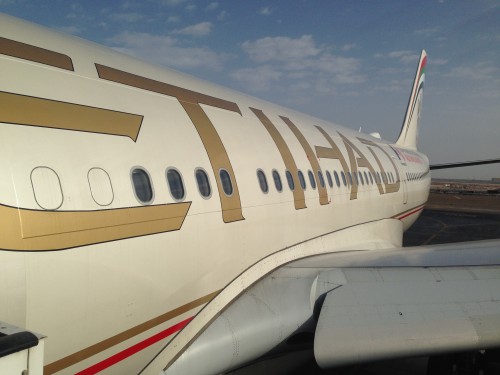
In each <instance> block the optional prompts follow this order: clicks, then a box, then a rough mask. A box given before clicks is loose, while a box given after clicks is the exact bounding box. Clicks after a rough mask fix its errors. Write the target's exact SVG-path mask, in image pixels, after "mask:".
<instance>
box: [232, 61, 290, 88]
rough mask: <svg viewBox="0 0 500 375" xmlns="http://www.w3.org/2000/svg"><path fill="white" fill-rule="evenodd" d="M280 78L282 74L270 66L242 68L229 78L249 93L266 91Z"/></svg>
mask: <svg viewBox="0 0 500 375" xmlns="http://www.w3.org/2000/svg"><path fill="white" fill-rule="evenodd" d="M282 76H283V73H282V72H280V71H279V70H278V69H276V67H274V66H270V65H263V66H259V67H256V68H242V69H238V70H235V71H234V72H232V73H231V78H233V79H234V80H235V81H238V82H239V83H240V84H242V85H243V86H244V87H245V88H247V89H248V90H250V91H267V90H269V89H270V88H271V87H272V85H273V84H274V83H275V82H277V81H279V79H280V78H281V77H282Z"/></svg>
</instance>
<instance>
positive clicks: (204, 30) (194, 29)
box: [174, 22, 212, 36]
mask: <svg viewBox="0 0 500 375" xmlns="http://www.w3.org/2000/svg"><path fill="white" fill-rule="evenodd" d="M211 31H212V23H211V22H200V23H197V24H196V25H191V26H187V27H184V28H182V29H179V30H174V34H182V35H189V36H206V35H208V34H210V32H211Z"/></svg>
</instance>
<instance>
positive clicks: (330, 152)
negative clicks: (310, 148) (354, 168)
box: [315, 126, 349, 176]
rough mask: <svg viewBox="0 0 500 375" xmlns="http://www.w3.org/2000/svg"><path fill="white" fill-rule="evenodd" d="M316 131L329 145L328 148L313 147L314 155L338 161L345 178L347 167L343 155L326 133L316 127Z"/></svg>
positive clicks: (319, 127)
mask: <svg viewBox="0 0 500 375" xmlns="http://www.w3.org/2000/svg"><path fill="white" fill-rule="evenodd" d="M316 129H318V130H319V131H320V133H321V134H323V137H325V139H326V140H327V142H328V143H329V144H330V147H323V146H315V149H316V155H318V158H325V159H334V160H338V161H340V165H341V166H342V170H343V171H344V175H346V176H347V172H348V171H349V166H348V165H347V162H346V160H345V157H344V155H343V154H342V152H341V151H340V149H339V148H338V146H337V145H336V144H335V142H334V141H333V139H332V137H330V136H329V135H328V133H327V132H326V131H325V130H324V129H323V128H322V127H321V126H316Z"/></svg>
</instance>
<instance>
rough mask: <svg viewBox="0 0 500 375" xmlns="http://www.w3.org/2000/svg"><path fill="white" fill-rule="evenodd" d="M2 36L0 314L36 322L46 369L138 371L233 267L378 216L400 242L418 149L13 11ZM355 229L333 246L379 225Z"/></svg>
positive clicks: (257, 262)
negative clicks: (202, 184) (145, 181)
mask: <svg viewBox="0 0 500 375" xmlns="http://www.w3.org/2000/svg"><path fill="white" fill-rule="evenodd" d="M0 37H1V38H2V39H0V71H1V77H2V79H1V83H0V166H1V170H2V171H3V177H2V178H1V179H0V222H1V226H0V231H1V232H0V280H1V285H2V288H1V290H0V301H1V303H0V319H1V320H4V321H8V322H10V323H12V324H16V325H19V326H22V327H26V328H27V329H30V330H34V331H37V332H42V333H43V334H45V335H47V337H48V338H47V341H46V345H45V351H46V353H45V356H46V358H45V363H46V367H45V373H46V374H52V373H80V372H81V373H82V374H91V373H97V372H99V371H106V372H105V373H110V374H121V373H125V372H126V373H137V372H138V371H139V370H140V369H142V368H143V367H144V366H145V365H146V364H147V363H148V361H150V360H151V358H152V357H153V356H154V355H155V354H156V353H157V352H158V351H159V350H160V349H161V348H162V347H163V346H165V344H166V343H167V342H168V341H169V340H170V339H171V338H172V337H173V336H174V334H175V333H176V332H178V331H179V330H180V329H181V328H183V327H184V326H185V325H186V324H187V323H189V322H190V320H191V318H192V317H193V316H195V315H196V314H197V313H198V312H199V311H200V310H201V309H202V308H203V307H204V306H206V305H207V303H209V302H210V301H211V300H212V299H213V298H214V296H216V295H217V294H218V293H219V292H220V291H221V290H223V289H225V288H228V287H230V286H231V287H232V288H234V292H233V294H234V296H236V295H237V294H238V293H241V292H242V291H244V289H245V285H246V284H245V282H246V281H245V280H240V279H239V277H240V276H241V275H242V274H243V273H244V271H248V270H249V269H252V270H253V272H254V277H255V278H258V277H261V276H264V275H265V274H266V273H267V272H268V270H269V269H272V268H276V267H279V266H281V265H282V264H283V262H287V261H289V260H290V259H289V258H286V254H287V252H288V253H290V254H292V253H293V254H294V255H293V257H294V258H295V259H296V258H299V257H306V256H308V255H311V254H312V253H313V251H315V252H318V251H321V249H319V250H318V248H317V246H315V247H314V249H313V247H312V246H311V247H309V246H308V244H309V243H310V242H311V241H316V244H317V239H318V238H328V236H335V234H337V233H340V232H342V231H345V230H348V229H349V228H353V227H355V226H363V225H368V224H370V223H374V222H378V221H383V220H388V221H392V222H394V223H395V224H394V225H396V226H400V228H401V230H400V231H399V236H395V237H393V238H391V241H392V243H393V244H394V246H397V245H398V244H400V242H401V234H402V231H403V230H404V229H406V228H408V227H409V226H410V225H411V224H412V223H413V222H414V221H415V220H416V219H417V217H418V215H419V214H420V212H421V210H422V209H423V205H424V204H425V202H426V200H427V197H428V192H429V186H430V174H429V165H428V159H427V158H426V157H425V155H423V154H421V153H419V152H418V151H416V150H415V149H405V148H403V147H401V146H397V145H394V144H391V143H390V142H386V141H383V140H381V139H378V138H374V137H372V136H369V135H366V134H362V133H358V132H355V131H353V130H350V129H347V128H344V127H341V126H338V125H335V124H332V123H328V122H326V121H323V120H319V119H317V118H313V117H310V116H307V115H304V114H301V113H298V112H295V111H292V110H289V109H287V108H283V107H280V106H277V105H273V104H270V103H267V102H265V101H260V100H258V99H255V98H253V97H249V96H246V95H243V94H239V93H236V92H234V91H231V90H227V89H224V88H222V87H219V86H216V85H212V84H209V83H206V82H203V81H199V80H197V79H194V78H192V77H189V76H186V75H183V74H180V73H177V72H174V71H170V70H167V69H164V68H160V67H156V66H151V65H148V64H146V63H144V62H141V61H138V60H135V59H133V58H130V57H127V56H124V55H121V54H118V53H117V52H115V51H112V50H108V49H105V48H103V47H100V46H97V45H94V44H92V43H87V42H84V41H81V40H77V39H75V38H71V37H67V36H64V35H61V34H58V33H54V32H50V31H47V30H44V29H40V28H38V27H36V26H34V25H31V24H28V23H24V22H21V21H19V20H15V19H12V18H10V17H6V16H2V17H1V18H0ZM41 49H43V51H42V50H41ZM12 51H15V52H12ZM16 51H17V52H16ZM19 51H21V52H19ZM16 53H17V55H16ZM137 170H141V171H144V172H145V173H146V174H147V176H148V177H149V180H150V184H151V194H152V197H151V199H147V200H145V201H141V196H140V194H141V192H138V191H137V187H134V180H133V175H134V173H137V172H134V171H137ZM169 170H174V171H177V173H178V174H179V175H180V176H181V177H182V183H183V188H184V194H183V195H182V196H180V198H179V196H175V192H174V193H172V190H171V188H170V186H169V183H168V180H167V172H168V171H169ZM198 170H201V171H204V172H205V173H206V175H207V176H208V179H209V182H210V194H208V196H207V197H204V196H202V194H201V193H200V191H199V187H198V182H197V178H196V171H198ZM221 171H222V174H221ZM224 171H225V172H227V175H228V176H229V178H230V181H231V184H232V191H230V194H226V192H225V191H224V186H223V185H224V184H225V183H226V181H225V180H224V177H223V176H225V174H224ZM258 171H262V172H263V173H264V175H265V176H266V179H267V185H268V191H267V192H264V191H263V190H262V189H261V186H260V185H259V180H258ZM274 171H275V172H277V174H278V175H279V177H280V180H281V185H282V188H281V191H279V185H278V187H277V186H276V185H275V180H274V176H275V175H276V173H275V174H274V175H273V172H274ZM286 171H289V172H290V174H291V176H292V181H293V185H294V190H292V189H290V187H289V184H288V181H287V176H286ZM299 171H301V172H302V173H303V175H304V179H305V184H306V188H305V189H303V188H302V187H301V183H300V180H299V176H298V172H299ZM309 172H311V174H312V176H313V180H310V177H309ZM318 172H320V174H318ZM139 173H140V174H141V175H144V174H143V173H142V172H139ZM328 175H329V176H330V177H328ZM335 176H337V178H338V180H337V178H336V177H335ZM343 176H344V177H343ZM344 178H345V182H344ZM322 181H323V182H322ZM311 182H314V184H315V185H316V186H315V188H313V187H312V184H311ZM226 187H227V186H226ZM146 190H147V188H146ZM146 193H147V191H146ZM143 200H144V199H143ZM361 233H363V235H361V236H356V237H347V238H343V241H342V243H338V244H337V247H338V249H339V250H340V249H343V248H348V247H351V248H352V247H353V246H356V245H357V244H362V243H364V242H365V241H366V240H368V239H370V240H372V239H376V238H378V235H380V237H383V234H378V233H375V232H373V231H367V232H361ZM298 247H300V252H297V248H298ZM361 247H362V246H361ZM327 250H328V251H332V249H331V248H328V249H326V248H325V251H327ZM277 254H278V255H280V256H281V255H283V257H281V258H280V257H279V256H275V255H277ZM298 254H300V255H298ZM265 259H269V260H270V261H272V262H273V264H272V267H271V266H269V265H266V266H263V261H265ZM260 270H261V271H260ZM259 272H261V273H260V274H259ZM259 275H260V276H259ZM235 285H240V286H239V287H235ZM225 306H226V305H224V304H219V305H216V306H212V307H211V309H212V311H213V312H214V314H216V313H217V311H221V310H222V309H224V308H225ZM207 311H208V310H207ZM193 322H194V321H193ZM202 328H203V324H201V325H200V329H202ZM167 350H169V348H168V347H167ZM172 350H179V349H178V348H177V349H175V348H173V349H172Z"/></svg>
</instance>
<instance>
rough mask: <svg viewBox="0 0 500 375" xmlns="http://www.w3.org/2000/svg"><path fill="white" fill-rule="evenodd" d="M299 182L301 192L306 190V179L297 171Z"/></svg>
mask: <svg viewBox="0 0 500 375" xmlns="http://www.w3.org/2000/svg"><path fill="white" fill-rule="evenodd" d="M298 175H299V182H300V186H301V187H302V190H306V179H305V178H304V174H303V173H302V171H300V170H299V173H298Z"/></svg>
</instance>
